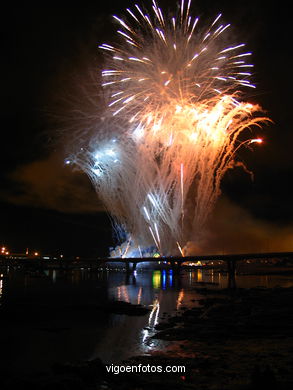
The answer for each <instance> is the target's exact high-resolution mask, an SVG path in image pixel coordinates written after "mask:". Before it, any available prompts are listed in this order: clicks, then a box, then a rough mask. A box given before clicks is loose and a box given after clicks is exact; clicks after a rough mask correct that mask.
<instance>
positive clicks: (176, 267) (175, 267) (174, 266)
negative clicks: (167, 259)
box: [171, 261, 182, 274]
mask: <svg viewBox="0 0 293 390" xmlns="http://www.w3.org/2000/svg"><path fill="white" fill-rule="evenodd" d="M181 264H182V263H181V261H171V268H172V270H173V272H174V274H179V273H180V270H181Z"/></svg>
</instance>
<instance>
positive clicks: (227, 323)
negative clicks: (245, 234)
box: [0, 288, 293, 390]
mask: <svg viewBox="0 0 293 390" xmlns="http://www.w3.org/2000/svg"><path fill="white" fill-rule="evenodd" d="M198 292H200V294H201V295H203V296H204V299H202V300H201V301H200V303H201V307H198V305H197V306H196V307H194V308H193V309H184V308H183V309H182V310H181V314H180V315H177V316H176V317H169V318H166V320H165V321H164V322H162V323H160V324H158V325H157V334H156V335H155V336H154V337H155V338H160V339H163V340H168V341H169V342H170V344H169V346H168V348H166V350H165V351H164V352H160V353H156V354H153V355H152V356H142V357H134V358H132V359H129V360H128V361H127V362H124V363H123V364H125V365H138V364H143V365H145V366H147V365H150V366H155V365H160V366H162V367H163V369H164V367H165V366H167V365H169V366H171V365H174V366H175V365H176V366H178V365H184V366H185V367H186V372H185V373H184V374H182V373H177V374H175V373H174V374H167V373H156V374H155V373H145V374H131V373H128V374H118V375H115V374H110V373H108V372H107V370H106V368H105V366H104V365H103V363H102V362H101V361H100V360H98V359H97V360H93V361H91V362H69V363H67V364H54V365H53V366H52V367H51V372H50V373H49V374H48V373H41V372H40V373H35V374H34V375H32V374H30V375H25V374H21V375H18V373H16V372H15V373H13V372H11V373H8V372H1V371H0V375H1V389H15V388H17V389H19V390H20V389H26V388H29V389H31V390H34V389H38V390H49V389H50V390H51V389H54V390H55V389H64V390H65V389H66V390H67V389H68V390H69V389H70V390H75V389H80V390H82V389H84V390H89V389H104V390H106V389H113V390H116V389H129V390H138V389H160V390H161V389H178V388H180V389H197V390H201V389H215V390H216V389H217V390H226V389H227V390H228V389H229V390H232V389H243V390H248V389H250V390H252V389H284V390H285V389H286V390H287V389H292V388H293V367H292V365H293V359H292V355H293V337H292V329H293V306H292V300H293V288H273V289H265V288H253V289H237V290H234V291H229V290H214V289H213V290H212V289H209V288H201V289H199V290H198ZM121 310H123V308H122V309H121ZM127 310H128V311H129V308H127ZM129 314H130V313H129ZM139 314H141V315H144V313H143V312H141V313H139ZM121 337H123V335H121Z"/></svg>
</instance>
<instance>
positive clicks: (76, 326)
mask: <svg viewBox="0 0 293 390" xmlns="http://www.w3.org/2000/svg"><path fill="white" fill-rule="evenodd" d="M236 282H237V285H238V286H239V287H249V288H250V287H255V286H265V287H274V286H277V285H281V286H284V287H290V286H293V277H290V276H284V275H264V276H237V277H236ZM205 283H209V284H208V286H209V287H211V288H224V287H226V286H227V275H225V274H220V273H219V272H216V271H213V270H205V271H202V270H200V269H196V270H192V271H184V272H182V275H181V276H180V277H178V276H175V275H173V273H172V271H171V270H148V271H143V272H142V271H138V272H137V274H136V275H135V276H134V275H130V276H127V275H126V273H124V272H122V271H111V272H105V271H103V272H95V273H93V272H91V271H90V270H74V271H70V272H61V271H57V270H50V271H43V272H40V273H33V272H31V273H24V272H23V271H21V270H19V271H10V272H8V273H5V274H4V275H3V274H2V279H0V303H1V312H0V314H1V322H0V327H1V332H0V342H1V354H2V357H4V366H3V367H4V368H5V367H6V368H7V369H10V370H12V371H13V370H18V371H25V372H30V371H35V370H43V371H44V370H48V369H49V367H50V366H51V365H52V364H53V363H56V362H59V363H64V362H66V361H77V360H90V359H94V358H97V357H99V358H101V359H102V360H103V361H104V362H106V363H117V362H119V361H122V360H123V359H126V358H128V357H130V356H134V355H145V354H151V353H153V352H155V351H158V350H162V349H164V347H165V346H166V344H165V342H163V341H158V340H154V339H151V336H152V335H153V334H154V327H155V325H156V324H157V323H158V322H160V321H162V320H163V319H164V318H166V317H167V316H168V315H174V314H176V312H180V310H182V308H186V307H190V306H196V305H198V300H199V299H201V298H202V296H200V294H199V293H198V292H196V291H195V290H194V288H195V287H199V286H205ZM112 300H120V301H125V302H129V303H132V304H141V305H144V306H146V307H148V308H149V313H148V314H146V315H143V316H127V315H121V314H119V315H118V314H111V313H109V312H107V311H104V310H101V309H99V308H97V306H98V305H101V304H105V305H106V304H107V302H111V301H112Z"/></svg>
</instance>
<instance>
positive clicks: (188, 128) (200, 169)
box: [75, 0, 266, 255]
mask: <svg viewBox="0 0 293 390" xmlns="http://www.w3.org/2000/svg"><path fill="white" fill-rule="evenodd" d="M190 6H191V0H189V1H188V2H184V0H182V2H181V7H180V11H179V14H178V15H176V16H173V17H171V18H168V19H167V18H166V17H165V16H164V14H163V12H162V10H161V9H160V8H159V7H158V5H157V3H156V2H155V1H153V2H152V5H151V8H152V9H151V12H146V11H145V10H144V9H142V8H141V7H140V6H138V5H137V4H135V6H134V8H133V9H127V10H126V16H125V17H123V18H120V17H118V16H114V19H115V21H116V22H117V23H118V25H119V29H118V30H117V33H118V35H119V37H120V38H121V40H120V43H119V44H118V45H115V46H113V45H110V44H106V43H104V44H102V45H100V46H99V47H100V48H101V49H102V50H103V51H105V52H106V63H107V66H106V68H105V69H104V70H103V71H102V86H103V88H104V89H105V93H106V99H107V106H108V108H107V110H106V111H107V112H106V113H105V115H106V118H107V119H106V121H105V122H106V123H107V128H105V126H103V129H101V131H100V132H99V135H98V136H97V137H96V138H95V139H94V140H92V142H91V143H90V145H91V147H90V148H88V149H87V151H83V152H82V153H80V154H79V155H77V156H75V163H77V164H78V165H80V166H81V167H82V168H83V169H84V170H85V171H86V172H87V173H88V175H89V176H90V178H91V180H92V182H93V183H94V185H95V188H96V189H97V192H98V194H99V197H100V198H101V199H102V201H103V202H104V204H105V206H106V208H107V210H108V211H109V213H110V215H111V216H112V217H113V219H114V221H115V223H116V226H121V227H123V229H124V230H126V231H127V232H128V234H129V236H128V237H129V241H128V244H127V245H126V248H127V249H126V250H125V253H122V255H127V253H126V252H128V251H129V249H130V248H131V247H133V246H135V247H136V248H139V251H140V254H141V253H143V249H141V248H147V247H150V246H152V245H153V246H155V247H156V248H157V249H158V250H159V252H160V253H161V254H165V255H170V254H177V253H178V250H179V251H180V252H181V253H183V252H182V248H184V245H186V243H187V242H188V241H189V240H196V237H197V236H198V235H199V233H200V231H201V229H203V227H204V225H205V223H206V221H207V219H208V217H209V215H210V213H211V211H212V209H213V206H214V204H215V202H216V199H217V197H218V196H219V193H220V183H221V179H222V177H223V175H224V174H225V172H226V171H227V170H228V169H230V168H233V166H234V165H235V160H234V158H235V152H236V151H237V149H238V148H239V146H240V143H239V141H237V139H238V136H239V135H240V133H241V132H242V131H243V130H244V129H246V128H248V127H249V126H251V125H259V124H260V123H261V122H262V121H264V120H266V118H263V117H260V116H258V115H257V114H256V115H255V113H257V112H258V111H260V109H259V107H258V106H257V105H253V104H250V103H247V102H243V101H242V93H241V90H243V89H244V88H255V86H254V85H253V84H251V83H250V81H249V79H250V76H251V73H250V70H251V68H252V67H253V65H252V64H250V63H247V60H248V59H249V58H250V55H251V53H250V52H248V51H246V50H245V45H244V44H242V43H241V44H232V45H226V44H225V40H224V39H223V38H222V37H223V36H224V35H225V32H226V31H227V29H228V28H229V26H230V25H229V24H224V23H221V14H219V15H218V16H217V17H216V18H215V20H214V21H213V22H212V23H211V24H210V25H209V26H208V27H206V28H202V27H200V22H199V19H198V18H195V17H192V16H191V15H190ZM252 142H259V140H258V139H253V140H250V139H247V140H246V141H244V142H242V143H241V145H243V144H250V143H252ZM128 255H129V253H128Z"/></svg>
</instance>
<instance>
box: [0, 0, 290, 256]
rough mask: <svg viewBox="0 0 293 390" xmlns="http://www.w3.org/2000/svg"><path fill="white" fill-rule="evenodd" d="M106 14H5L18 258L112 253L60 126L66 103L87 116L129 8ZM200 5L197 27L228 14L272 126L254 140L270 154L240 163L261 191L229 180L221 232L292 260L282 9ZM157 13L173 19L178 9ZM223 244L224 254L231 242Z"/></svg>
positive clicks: (5, 210) (243, 177) (53, 5)
mask: <svg viewBox="0 0 293 390" xmlns="http://www.w3.org/2000/svg"><path fill="white" fill-rule="evenodd" d="M104 3H105V4H104V5H101V2H99V1H92V2H87V1H75V2H68V3H67V2H58V3H57V2H51V1H50V2H46V1H44V2H39V3H38V5H37V6H36V5H35V2H23V3H22V4H21V5H17V3H13V2H11V3H10V4H8V5H7V6H6V8H5V11H4V12H3V13H2V18H1V19H2V20H1V29H2V32H1V39H2V42H1V51H2V56H1V58H2V61H1V66H2V71H1V75H2V82H1V92H2V93H1V96H2V99H1V100H2V101H1V154H0V159H1V162H0V179H1V189H0V191H1V192H0V213H1V226H0V245H1V244H5V245H8V246H9V247H10V248H11V249H13V250H15V251H22V250H24V249H25V248H26V247H29V248H30V249H32V250H42V251H47V252H52V251H56V252H59V253H61V252H64V253H72V254H82V253H85V254H101V255H103V254H106V253H107V248H108V246H109V245H111V243H112V233H111V224H110V221H109V219H108V217H107V216H106V215H105V214H104V213H103V212H102V211H101V210H102V206H101V204H100V203H99V201H98V199H97V197H96V195H95V193H94V190H93V189H92V187H91V184H90V182H89V180H88V179H87V177H86V176H85V175H83V174H81V173H79V172H73V171H72V170H71V169H70V168H68V167H65V166H64V164H63V161H64V158H65V157H66V147H65V145H66V142H67V141H66V140H68V139H70V138H72V136H73V134H75V133H73V132H72V133H71V131H73V130H72V129H68V130H67V132H66V131H60V123H59V122H58V121H56V119H55V117H54V115H55V114H56V116H57V117H60V115H63V114H64V115H65V116H66V113H65V112H66V110H65V108H66V107H67V106H66V101H67V100H66V99H67V98H68V97H69V100H74V102H75V103H74V104H77V105H78V104H80V105H81V106H83V105H84V104H86V103H85V102H84V101H83V95H82V91H81V90H82V87H81V85H83V83H88V76H87V75H88V70H89V69H90V68H92V67H95V66H96V67H97V66H98V65H99V61H100V58H101V57H100V54H99V53H98V50H97V46H98V44H100V43H103V42H105V41H109V40H111V37H112V36H114V31H115V26H114V25H111V16H110V15H111V14H113V13H116V14H123V9H124V8H126V7H128V6H131V4H132V3H133V2H131V1H129V2H126V1H119V2H116V1H111V0H110V1H108V2H104ZM118 3H119V4H118ZM145 3H147V1H145ZM172 3H173V4H174V6H172ZM193 3H194V4H193V10H194V12H193V14H197V15H199V16H200V17H201V19H202V23H204V20H211V18H213V17H214V16H215V15H217V14H218V13H219V12H222V13H223V18H224V20H225V21H226V22H229V23H231V24H232V25H233V27H234V30H233V31H235V33H236V34H237V39H236V41H245V42H246V43H247V47H248V49H249V50H252V51H253V53H254V55H253V60H252V62H253V63H254V64H255V68H254V69H255V74H254V81H255V83H256V85H257V89H256V90H253V94H251V95H250V96H249V97H248V100H251V101H253V102H257V103H259V104H260V105H261V106H262V107H263V108H264V110H266V111H267V115H268V116H269V117H270V118H271V119H272V120H273V121H274V123H273V124H270V125H269V126H264V128H263V129H262V130H259V131H258V132H257V131H256V133H257V134H256V135H261V136H262V137H263V138H264V143H263V144H262V145H261V146H259V147H257V148H256V149H257V150H255V151H254V152H253V153H252V152H250V151H248V150H244V151H243V152H242V154H241V155H240V157H241V158H243V160H244V161H245V162H246V165H247V166H248V167H249V169H251V170H253V172H254V177H255V178H254V181H251V179H250V177H249V176H248V175H247V174H245V173H244V172H243V171H241V170H240V169H235V170H234V171H230V172H229V173H228V174H227V176H226V177H225V179H224V181H223V185H222V189H223V196H222V198H221V199H220V202H219V206H218V208H217V209H216V212H215V218H216V222H215V224H214V226H218V228H219V229H220V230H221V229H223V224H225V229H226V231H227V232H228V233H227V234H230V233H231V231H233V230H235V225H236V224H237V228H238V230H239V233H238V236H237V237H236V238H235V240H236V241H237V240H238V241H241V240H243V242H244V241H245V242H246V241H247V242H252V241H253V240H254V236H253V231H254V229H255V232H257V233H255V236H257V237H259V236H261V237H265V238H264V239H263V240H265V241H266V242H269V241H270V239H272V240H273V239H274V238H276V237H277V238H278V239H279V238H280V237H285V236H286V237H285V242H286V243H285V244H283V245H281V246H279V247H278V245H276V247H274V248H272V249H275V248H276V249H278V248H281V249H283V250H293V247H292V246H293V234H292V231H293V228H292V215H293V212H292V211H293V208H292V189H291V181H292V171H293V169H292V168H293V158H292V151H291V148H292V145H293V135H292V134H293V132H292V129H291V127H292V124H291V121H290V119H289V115H290V116H291V115H292V114H291V112H292V108H291V105H292V104H291V101H292V98H291V90H292V88H291V85H292V80H291V76H290V71H291V69H292V65H293V64H292V52H291V42H292V32H291V24H290V23H291V22H290V20H289V11H288V9H287V2H285V1H279V2H277V3H275V5H274V6H273V5H271V4H266V6H265V7H264V6H263V5H262V4H265V3H262V4H261V3H260V2H256V1H251V0H248V1H246V2H245V3H244V2H235V1H234V2H232V1H222V2H221V1H217V2H214V1H206V0H205V1H194V2H193ZM160 4H162V8H164V4H167V5H168V7H169V8H173V9H174V8H175V5H176V2H175V1H174V2H172V1H164V2H163V1H161V2H160ZM238 36H239V38H238ZM64 102H65V103H64ZM62 110H64V112H63V111H62ZM223 210H224V211H225V213H223ZM237 216H238V217H240V218H242V221H243V223H242V224H241V221H240V223H239V218H238V217H237ZM217 218H218V219H217ZM237 218H238V220H237ZM227 220H228V221H230V222H231V223H230V225H229V227H227ZM241 225H245V231H243V232H241V229H240V227H239V226H241ZM236 230H237V229H236ZM248 231H249V234H248V233H247V232H248ZM260 232H261V233H260ZM242 233H243V235H241V234H242ZM215 235H216V233H215V232H213V233H212V237H215ZM219 237H221V238H219V239H221V240H223V242H225V243H226V244H225V245H226V247H227V250H229V248H228V247H229V245H228V244H227V242H228V238H227V237H228V235H227V237H226V238H225V237H222V236H221V235H219ZM216 241H217V240H216V239H215V242H216ZM256 242H257V239H256ZM223 245H224V244H223ZM218 247H220V245H218ZM241 248H242V247H241V245H240V246H239V250H241ZM243 248H244V249H247V248H248V249H249V245H248V246H243ZM232 249H233V248H232ZM234 249H235V248H234ZM237 249H238V248H237ZM235 250H236V249H235Z"/></svg>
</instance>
